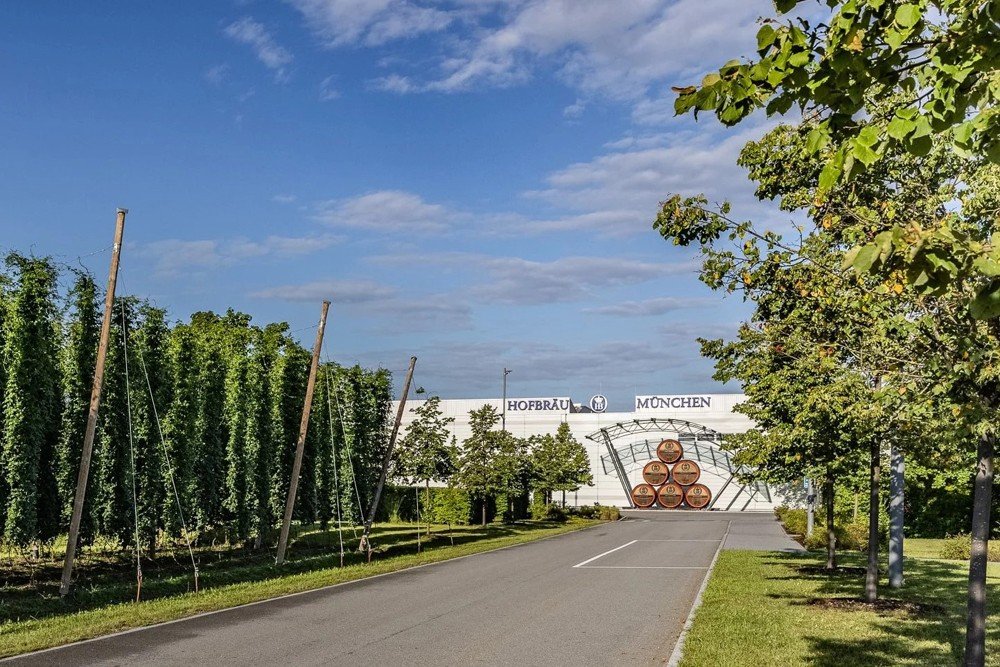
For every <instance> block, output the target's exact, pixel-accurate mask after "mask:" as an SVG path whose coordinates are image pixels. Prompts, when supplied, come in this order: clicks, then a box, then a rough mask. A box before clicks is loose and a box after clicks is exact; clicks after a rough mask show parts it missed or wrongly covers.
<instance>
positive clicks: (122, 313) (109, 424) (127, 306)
mask: <svg viewBox="0 0 1000 667" xmlns="http://www.w3.org/2000/svg"><path fill="white" fill-rule="evenodd" d="M136 307H137V304H136V300H135V299H134V298H131V297H117V298H116V299H115V304H114V308H113V310H112V315H111V331H110V338H109V342H108V355H107V361H106V362H105V363H106V365H105V369H104V388H103V390H102V393H101V410H100V412H99V413H98V422H97V433H96V437H95V445H94V460H95V463H96V465H95V466H94V469H93V470H92V474H95V475H96V479H95V482H94V488H95V494H94V511H95V514H96V517H97V526H98V530H99V531H100V533H101V534H102V535H105V536H107V537H112V538H115V539H117V540H118V542H119V544H121V545H122V546H126V545H132V544H134V542H135V511H134V510H133V502H132V501H133V498H132V489H133V484H135V483H136V481H137V480H136V479H135V478H133V467H132V444H133V441H132V440H130V439H131V438H133V436H134V434H133V433H132V432H131V431H130V429H129V419H130V416H129V401H130V399H131V396H130V395H129V391H128V381H127V378H126V374H125V368H126V366H125V364H126V361H125V343H124V342H123V337H128V338H130V339H132V338H134V332H135V326H136V319H137V318H136ZM128 355H129V359H128V367H129V370H131V369H132V368H136V367H137V366H138V363H137V361H138V360H137V359H136V358H135V353H134V350H132V349H129V350H128ZM131 418H132V420H133V425H134V418H135V416H134V412H133V414H132V417H131ZM136 477H137V476H136Z"/></svg>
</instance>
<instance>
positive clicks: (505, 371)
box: [500, 366, 510, 431]
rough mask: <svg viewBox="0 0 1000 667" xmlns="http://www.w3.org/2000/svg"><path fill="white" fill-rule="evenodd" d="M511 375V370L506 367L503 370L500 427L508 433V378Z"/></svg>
mask: <svg viewBox="0 0 1000 667" xmlns="http://www.w3.org/2000/svg"><path fill="white" fill-rule="evenodd" d="M508 375H510V369H508V368H507V367H506V366H504V369H503V408H502V409H501V411H500V426H501V428H502V429H503V430H504V431H506V430H507V376H508Z"/></svg>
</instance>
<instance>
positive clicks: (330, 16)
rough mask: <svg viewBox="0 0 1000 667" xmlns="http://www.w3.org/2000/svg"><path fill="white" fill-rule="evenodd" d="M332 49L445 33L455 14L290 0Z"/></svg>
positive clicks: (378, 2) (385, 2)
mask: <svg viewBox="0 0 1000 667" xmlns="http://www.w3.org/2000/svg"><path fill="white" fill-rule="evenodd" d="M288 2H289V3H290V4H291V5H292V6H293V7H295V8H296V9H297V10H299V11H300V12H301V13H302V15H303V16H304V17H305V19H306V23H307V24H308V25H309V27H310V28H311V29H312V30H313V31H314V32H315V33H316V34H317V35H318V36H319V37H320V39H322V40H323V42H324V44H326V45H327V46H329V47H338V46H345V45H349V44H355V43H362V44H365V45H368V46H378V45H380V44H384V43H386V42H389V41H392V40H396V39H407V38H410V37H415V36H417V35H420V34H423V33H428V32H437V31H440V30H443V29H444V28H446V27H447V26H448V24H450V23H451V22H452V20H453V18H454V16H453V14H452V13H450V12H448V11H443V10H441V9H438V8H436V7H429V6H425V5H420V4H417V3H415V2H407V1H406V0H288Z"/></svg>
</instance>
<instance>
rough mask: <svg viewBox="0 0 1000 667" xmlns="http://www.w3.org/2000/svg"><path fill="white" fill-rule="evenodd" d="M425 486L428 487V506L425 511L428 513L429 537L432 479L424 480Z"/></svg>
mask: <svg viewBox="0 0 1000 667" xmlns="http://www.w3.org/2000/svg"><path fill="white" fill-rule="evenodd" d="M424 488H425V489H427V494H426V496H427V507H426V508H425V513H426V514H427V537H430V536H431V512H430V507H431V480H429V479H425V480H424Z"/></svg>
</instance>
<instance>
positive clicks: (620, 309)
mask: <svg viewBox="0 0 1000 667" xmlns="http://www.w3.org/2000/svg"><path fill="white" fill-rule="evenodd" d="M715 302H716V301H715V300H714V299H712V300H710V299H700V298H699V299H693V298H679V297H673V296H664V297H658V298H655V299H646V300H644V301H622V302H620V303H615V304H612V305H610V306H600V307H598V308H587V309H586V310H584V311H583V312H585V313H594V314H596V315H617V316H621V317H656V316H659V315H666V314H667V313H670V312H673V311H675V310H681V309H682V308H696V307H698V306H705V305H708V304H711V303H715Z"/></svg>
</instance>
